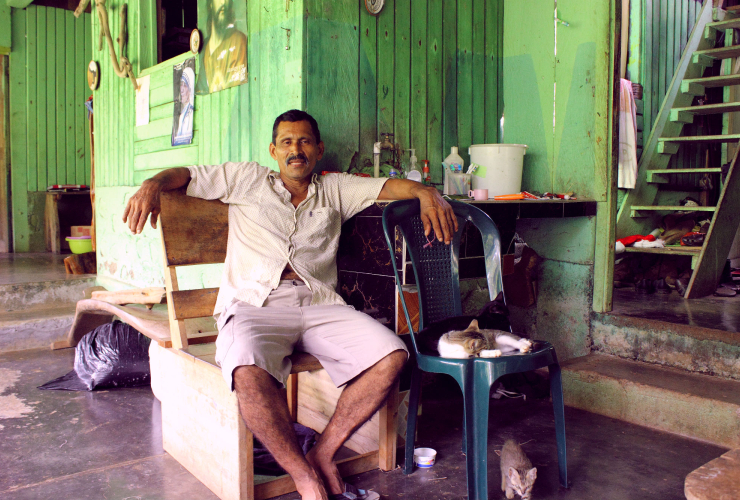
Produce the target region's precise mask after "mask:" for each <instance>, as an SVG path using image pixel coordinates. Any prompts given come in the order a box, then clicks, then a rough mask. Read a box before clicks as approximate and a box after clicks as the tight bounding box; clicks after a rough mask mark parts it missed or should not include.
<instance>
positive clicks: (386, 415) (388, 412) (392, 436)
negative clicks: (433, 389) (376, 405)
mask: <svg viewBox="0 0 740 500" xmlns="http://www.w3.org/2000/svg"><path fill="white" fill-rule="evenodd" d="M398 387H399V386H398V381H396V383H395V384H394V385H393V387H392V388H391V392H390V394H388V399H386V401H385V403H384V404H383V406H381V407H380V415H379V416H380V421H379V422H378V431H379V436H378V467H380V469H381V470H384V471H389V470H393V469H395V468H396V437H397V432H396V418H397V417H398Z"/></svg>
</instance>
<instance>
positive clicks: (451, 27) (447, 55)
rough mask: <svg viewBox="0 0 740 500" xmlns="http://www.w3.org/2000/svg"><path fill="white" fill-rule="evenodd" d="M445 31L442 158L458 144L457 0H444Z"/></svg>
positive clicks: (443, 45) (443, 49) (443, 35)
mask: <svg viewBox="0 0 740 500" xmlns="http://www.w3.org/2000/svg"><path fill="white" fill-rule="evenodd" d="M443 9H444V31H443V33H442V39H443V42H442V68H443V71H444V75H443V77H444V86H443V94H442V97H443V101H442V102H443V115H442V138H443V139H442V142H443V144H442V147H443V153H442V158H445V157H447V155H448V154H449V152H450V147H452V146H458V145H459V142H458V138H457V1H456V0H444V4H443Z"/></svg>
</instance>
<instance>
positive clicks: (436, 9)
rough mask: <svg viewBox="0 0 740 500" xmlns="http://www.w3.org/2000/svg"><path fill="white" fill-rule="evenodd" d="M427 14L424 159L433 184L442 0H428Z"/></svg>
mask: <svg viewBox="0 0 740 500" xmlns="http://www.w3.org/2000/svg"><path fill="white" fill-rule="evenodd" d="M428 5H429V9H428V16H427V98H428V103H427V124H428V125H427V127H428V128H427V159H428V160H429V171H430V174H431V176H432V182H433V183H442V182H443V179H442V166H441V165H440V163H441V162H442V160H443V159H444V157H445V155H444V147H443V144H442V101H443V94H442V89H443V85H444V79H443V69H442V41H443V39H442V36H443V35H442V33H443V31H442V26H443V20H442V19H443V18H442V0H429V1H428Z"/></svg>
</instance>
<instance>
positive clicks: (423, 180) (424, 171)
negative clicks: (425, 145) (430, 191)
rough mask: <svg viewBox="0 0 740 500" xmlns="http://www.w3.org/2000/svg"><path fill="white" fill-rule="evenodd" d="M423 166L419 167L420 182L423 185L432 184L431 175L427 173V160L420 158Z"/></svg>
mask: <svg viewBox="0 0 740 500" xmlns="http://www.w3.org/2000/svg"><path fill="white" fill-rule="evenodd" d="M422 162H423V163H424V167H423V168H422V169H421V183H422V184H424V185H425V186H431V185H432V176H431V175H429V160H422Z"/></svg>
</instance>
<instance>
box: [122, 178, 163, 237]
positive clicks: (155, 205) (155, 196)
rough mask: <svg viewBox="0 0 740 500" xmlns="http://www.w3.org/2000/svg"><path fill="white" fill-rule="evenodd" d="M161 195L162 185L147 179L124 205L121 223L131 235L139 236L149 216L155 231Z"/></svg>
mask: <svg viewBox="0 0 740 500" xmlns="http://www.w3.org/2000/svg"><path fill="white" fill-rule="evenodd" d="M161 193H162V184H161V183H160V182H159V181H158V180H155V179H147V180H145V181H144V182H143V183H142V184H141V187H140V188H139V190H138V191H136V192H135V193H134V195H133V196H132V197H131V198H129V200H128V203H126V209H125V210H124V211H123V222H128V227H129V229H130V230H131V232H132V233H133V234H139V233H141V231H142V230H143V229H144V226H145V225H146V219H147V217H149V214H151V215H152V227H153V228H154V229H157V217H158V216H159V212H160V211H161V206H160V202H159V195H160V194H161Z"/></svg>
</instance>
